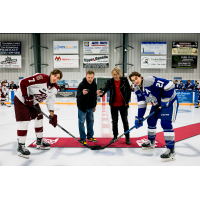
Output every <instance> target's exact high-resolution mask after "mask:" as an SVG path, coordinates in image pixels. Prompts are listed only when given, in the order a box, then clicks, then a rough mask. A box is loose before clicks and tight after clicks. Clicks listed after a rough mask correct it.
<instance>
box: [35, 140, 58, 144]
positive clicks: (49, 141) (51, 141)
mask: <svg viewBox="0 0 200 200" xmlns="http://www.w3.org/2000/svg"><path fill="white" fill-rule="evenodd" d="M43 140H44V141H45V142H48V143H49V144H55V143H57V142H58V140H59V138H56V139H55V140H53V139H48V138H43ZM33 145H36V141H35V142H33Z"/></svg>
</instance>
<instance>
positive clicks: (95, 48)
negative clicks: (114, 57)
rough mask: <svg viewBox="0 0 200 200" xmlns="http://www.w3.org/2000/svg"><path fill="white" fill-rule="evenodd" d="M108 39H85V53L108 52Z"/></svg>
mask: <svg viewBox="0 0 200 200" xmlns="http://www.w3.org/2000/svg"><path fill="white" fill-rule="evenodd" d="M108 53H109V42H108V41H83V54H108Z"/></svg>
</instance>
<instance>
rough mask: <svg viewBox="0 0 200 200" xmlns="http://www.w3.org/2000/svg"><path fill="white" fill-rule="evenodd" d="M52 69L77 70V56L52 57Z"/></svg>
mask: <svg viewBox="0 0 200 200" xmlns="http://www.w3.org/2000/svg"><path fill="white" fill-rule="evenodd" d="M53 59H54V68H79V57H78V55H54V56H53Z"/></svg>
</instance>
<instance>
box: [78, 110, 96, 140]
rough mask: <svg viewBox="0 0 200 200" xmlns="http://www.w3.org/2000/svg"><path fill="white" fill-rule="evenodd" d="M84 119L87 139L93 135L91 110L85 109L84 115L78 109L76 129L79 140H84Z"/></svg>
mask: <svg viewBox="0 0 200 200" xmlns="http://www.w3.org/2000/svg"><path fill="white" fill-rule="evenodd" d="M85 119H86V124H87V138H91V137H93V135H94V131H93V125H94V115H93V108H90V109H87V110H86V112H85V113H84V112H83V111H81V110H80V109H79V108H78V128H79V133H80V140H81V141H82V140H85V138H86V133H85V126H84V123H85Z"/></svg>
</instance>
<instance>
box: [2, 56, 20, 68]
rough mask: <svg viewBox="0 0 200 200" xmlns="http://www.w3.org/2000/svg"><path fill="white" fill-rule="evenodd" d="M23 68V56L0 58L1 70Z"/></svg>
mask: <svg viewBox="0 0 200 200" xmlns="http://www.w3.org/2000/svg"><path fill="white" fill-rule="evenodd" d="M21 67H22V66H21V56H0V68H21Z"/></svg>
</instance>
